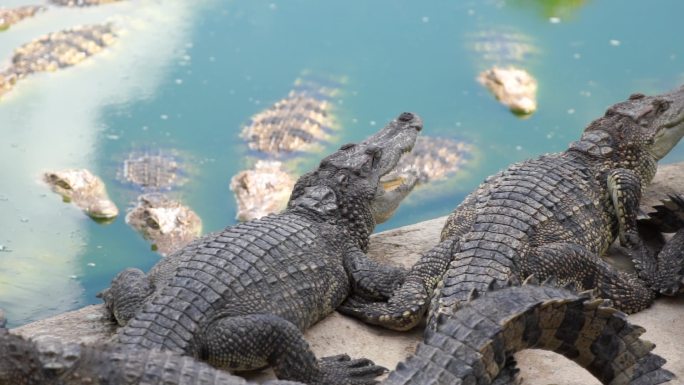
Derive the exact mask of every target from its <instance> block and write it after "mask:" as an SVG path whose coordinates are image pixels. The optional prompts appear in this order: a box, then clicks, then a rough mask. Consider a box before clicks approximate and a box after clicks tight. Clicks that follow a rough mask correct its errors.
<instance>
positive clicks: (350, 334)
mask: <svg viewBox="0 0 684 385" xmlns="http://www.w3.org/2000/svg"><path fill="white" fill-rule="evenodd" d="M683 174H684V163H678V164H674V165H667V166H661V167H660V169H659V171H658V174H657V175H656V179H655V181H654V183H653V184H652V185H651V187H650V188H649V189H648V191H647V192H646V194H645V196H644V198H643V201H644V205H643V206H642V208H643V209H644V210H648V207H650V206H651V205H654V204H657V203H658V202H659V199H662V198H664V197H665V196H666V195H667V194H668V193H673V192H677V191H680V192H684V178H682V177H681V175H683ZM445 220H446V217H442V218H437V219H433V220H429V221H425V222H421V223H418V224H415V225H411V226H406V227H402V228H399V229H395V230H390V231H386V232H383V233H379V234H376V235H374V236H373V239H372V242H371V247H370V254H371V255H372V256H374V257H375V258H376V259H378V260H381V261H384V262H388V263H397V264H402V265H405V266H410V265H411V264H412V263H413V262H414V261H415V260H416V259H417V258H418V256H419V255H420V253H421V252H423V251H425V250H428V249H429V248H430V247H432V246H433V245H435V244H436V243H437V241H438V238H439V233H440V231H441V228H442V225H443V223H444V221H445ZM629 319H630V320H631V321H632V322H634V323H636V324H638V325H641V326H643V327H644V328H646V330H647V332H646V333H645V334H644V336H643V338H645V339H648V340H650V341H652V342H654V343H655V344H656V346H657V347H656V349H655V353H657V354H659V355H661V356H663V357H665V358H666V359H667V361H668V363H667V365H666V368H667V369H669V370H670V371H672V372H674V373H675V374H676V375H677V377H678V380H675V382H674V383H678V382H680V381H681V380H682V379H684V296H680V297H679V298H659V299H658V300H657V301H656V303H655V305H653V306H652V307H651V308H649V309H647V310H645V311H643V312H641V313H638V314H634V315H631V316H630V317H629ZM12 331H13V332H14V333H18V334H22V335H25V336H35V335H41V334H51V335H57V336H60V337H62V338H64V339H65V340H70V341H81V342H84V343H93V342H96V341H102V340H106V339H108V338H109V337H110V336H111V335H112V333H113V331H114V327H113V326H112V325H111V324H110V323H109V322H108V321H107V320H104V319H103V311H102V306H101V305H92V306H87V307H85V308H83V309H80V310H76V311H73V312H69V313H65V314H62V315H59V316H56V317H52V318H49V319H46V320H41V321H37V322H34V323H31V324H28V325H25V326H22V327H19V328H16V329H13V330H12ZM306 338H307V340H308V341H309V342H310V343H311V345H312V347H313V350H314V351H315V352H316V354H317V355H318V356H326V355H333V354H339V353H348V354H349V355H351V356H352V357H368V358H370V359H372V360H374V361H375V362H377V363H379V364H381V365H384V366H386V367H388V368H394V367H395V365H396V364H397V362H398V361H400V360H402V359H404V358H405V357H406V356H407V355H408V354H410V353H411V352H412V351H413V349H414V348H415V345H416V344H417V342H418V341H419V340H420V338H421V331H420V330H417V331H412V332H410V333H401V332H394V331H389V330H385V329H382V328H378V327H373V326H368V325H364V324H362V323H360V322H358V321H357V320H355V319H351V318H348V317H344V316H342V315H340V314H338V313H334V314H333V315H331V316H329V317H328V318H326V319H325V320H323V321H321V322H319V323H318V324H317V325H315V326H314V327H313V328H311V329H310V330H309V331H307V332H306ZM516 357H517V359H518V364H519V366H520V368H521V375H522V378H523V384H529V385H593V384H600V382H598V381H597V380H596V379H595V378H593V377H592V376H591V375H589V374H588V373H587V372H585V371H584V370H583V369H581V368H580V367H578V366H577V365H576V364H574V363H573V362H571V361H570V360H568V359H566V358H564V357H562V356H559V355H557V354H554V353H550V352H544V351H537V350H529V351H525V352H521V353H518V355H517V356H516ZM270 376H272V374H270V373H268V372H266V373H257V374H252V375H250V377H252V378H268V377H270Z"/></svg>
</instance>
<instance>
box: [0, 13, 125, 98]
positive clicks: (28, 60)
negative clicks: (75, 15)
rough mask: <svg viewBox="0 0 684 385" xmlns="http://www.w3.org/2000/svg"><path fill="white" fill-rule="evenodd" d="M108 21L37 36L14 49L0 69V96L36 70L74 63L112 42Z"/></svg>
mask: <svg viewBox="0 0 684 385" xmlns="http://www.w3.org/2000/svg"><path fill="white" fill-rule="evenodd" d="M117 36H118V35H117V32H116V31H115V30H114V27H113V25H112V24H110V23H105V24H93V25H86V26H78V27H74V28H69V29H65V30H62V31H58V32H53V33H49V34H47V35H44V36H41V37H39V38H37V39H35V40H33V41H31V42H29V43H27V44H24V45H22V46H21V47H19V48H17V49H15V50H14V54H13V55H12V58H11V64H10V65H9V66H8V67H6V68H4V69H2V70H0V96H2V95H3V94H4V93H7V92H9V91H10V90H11V89H12V88H13V87H14V85H15V84H16V83H17V82H18V81H19V80H21V79H24V78H26V77H27V76H29V75H31V74H33V73H38V72H52V71H57V70H59V69H62V68H66V67H71V66H74V65H76V64H78V63H80V62H82V61H83V60H85V59H87V58H88V57H90V56H93V55H96V54H98V53H100V52H102V51H103V50H104V49H105V48H106V47H107V46H110V45H112V44H114V42H116V39H117Z"/></svg>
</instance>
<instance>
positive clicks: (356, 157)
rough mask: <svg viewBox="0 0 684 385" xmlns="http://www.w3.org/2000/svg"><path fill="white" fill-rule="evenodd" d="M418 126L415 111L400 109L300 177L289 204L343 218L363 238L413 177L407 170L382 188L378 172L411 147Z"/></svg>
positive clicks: (388, 213)
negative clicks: (373, 131) (389, 187)
mask: <svg viewBox="0 0 684 385" xmlns="http://www.w3.org/2000/svg"><path fill="white" fill-rule="evenodd" d="M422 128H423V121H422V120H421V118H420V117H418V115H415V114H412V113H409V112H404V113H403V114H401V115H399V116H398V117H397V118H396V119H394V120H392V121H391V122H389V123H388V124H387V125H386V126H385V127H384V128H383V129H381V130H380V131H379V132H377V133H376V134H375V135H373V136H371V137H369V138H367V139H366V140H364V141H362V142H360V143H357V144H345V145H343V146H342V147H340V149H339V150H338V151H336V152H334V153H333V154H331V155H330V156H328V157H326V158H325V159H323V160H322V161H321V163H320V165H319V166H318V168H317V169H315V170H314V171H312V172H309V173H307V174H305V175H303V176H302V177H301V178H299V180H298V181H297V183H296V184H295V187H294V189H293V191H292V195H291V196H290V201H289V203H288V209H289V210H295V211H299V212H307V213H313V215H314V216H315V217H317V218H319V219H321V220H326V221H330V222H334V223H336V224H346V225H347V226H348V227H349V228H350V229H351V231H352V233H353V234H354V235H358V236H359V238H366V237H367V236H368V235H369V234H370V232H372V230H373V228H374V227H375V224H376V223H380V222H382V221H384V220H386V219H387V218H389V217H390V216H391V215H392V212H393V211H394V210H395V209H396V207H397V206H398V205H399V202H400V201H401V200H402V199H403V198H404V197H405V196H406V195H408V193H409V192H410V191H411V189H412V188H413V186H414V185H415V183H416V181H417V178H416V177H415V176H408V177H406V178H404V180H403V181H402V182H401V183H396V184H393V186H392V187H394V188H393V189H392V190H385V188H384V187H383V186H384V184H383V183H382V182H381V178H382V177H383V176H384V175H386V174H388V173H389V172H390V171H392V170H393V169H394V167H395V166H396V165H397V164H398V163H399V160H400V159H401V157H402V155H403V154H405V153H407V152H409V151H411V150H412V149H413V146H414V144H415V142H416V138H417V137H418V132H419V131H420V130H421V129H422ZM340 222H341V223H340Z"/></svg>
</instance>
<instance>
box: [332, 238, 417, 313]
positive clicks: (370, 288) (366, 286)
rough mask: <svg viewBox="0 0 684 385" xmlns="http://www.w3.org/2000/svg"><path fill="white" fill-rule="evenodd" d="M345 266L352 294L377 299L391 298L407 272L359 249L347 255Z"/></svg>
mask: <svg viewBox="0 0 684 385" xmlns="http://www.w3.org/2000/svg"><path fill="white" fill-rule="evenodd" d="M344 268H345V269H346V270H347V274H349V276H350V277H351V280H350V281H351V284H352V294H353V295H355V296H359V297H361V298H364V299H368V300H376V301H386V300H387V299H388V298H390V297H391V296H392V293H393V292H394V290H396V289H397V288H399V287H400V286H401V285H402V284H403V283H404V279H405V278H406V274H407V270H406V269H404V268H403V267H399V266H390V265H383V264H380V263H377V262H375V261H373V260H371V259H369V258H368V256H366V254H364V253H363V252H362V251H361V250H359V249H356V250H353V251H352V252H350V253H348V254H347V255H346V257H345V261H344Z"/></svg>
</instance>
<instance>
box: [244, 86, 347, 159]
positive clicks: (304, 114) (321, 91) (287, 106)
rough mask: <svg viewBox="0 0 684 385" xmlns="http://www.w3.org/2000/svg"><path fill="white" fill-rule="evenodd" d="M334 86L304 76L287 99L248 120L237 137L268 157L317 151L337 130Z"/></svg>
mask: <svg viewBox="0 0 684 385" xmlns="http://www.w3.org/2000/svg"><path fill="white" fill-rule="evenodd" d="M331 83H332V84H331ZM337 83H339V82H337V81H335V80H334V79H315V78H313V77H312V76H311V74H304V76H303V77H301V78H298V79H297V80H296V81H295V85H294V87H293V89H292V90H291V91H290V92H289V93H288V95H287V97H285V98H283V99H281V100H279V101H277V102H275V103H274V104H273V105H271V106H270V107H268V108H267V109H264V110H262V111H260V112H259V113H257V114H255V115H254V116H252V118H251V119H250V123H249V124H248V125H246V126H245V127H244V128H243V129H242V132H241V133H240V137H242V138H243V139H245V140H247V142H248V145H249V148H250V149H252V150H255V151H258V152H260V153H262V154H266V155H269V156H272V157H280V156H283V155H286V154H291V153H296V152H313V151H318V150H320V149H321V147H322V146H321V143H323V142H326V141H329V140H330V139H331V135H330V134H331V132H332V131H333V130H334V129H335V128H336V126H337V122H336V119H335V117H334V115H333V114H332V112H333V110H334V105H333V103H332V98H333V97H335V96H336V95H337V94H338V93H339V89H338V86H339V84H337Z"/></svg>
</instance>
